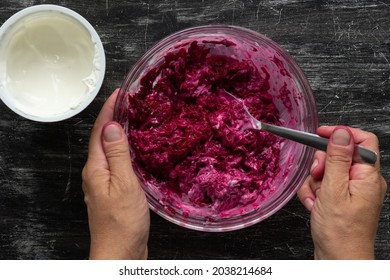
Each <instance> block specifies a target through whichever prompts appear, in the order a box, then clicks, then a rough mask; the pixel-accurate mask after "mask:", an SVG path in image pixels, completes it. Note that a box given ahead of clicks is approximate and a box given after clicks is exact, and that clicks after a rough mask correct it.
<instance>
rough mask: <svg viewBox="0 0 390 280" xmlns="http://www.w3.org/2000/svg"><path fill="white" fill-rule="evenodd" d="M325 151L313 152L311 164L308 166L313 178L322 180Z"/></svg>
mask: <svg viewBox="0 0 390 280" xmlns="http://www.w3.org/2000/svg"><path fill="white" fill-rule="evenodd" d="M325 159H326V153H325V152H323V151H316V152H315V154H314V160H313V164H312V166H311V168H310V175H311V177H313V178H314V179H315V180H318V181H320V180H322V178H323V177H324V172H325Z"/></svg>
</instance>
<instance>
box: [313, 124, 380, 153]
mask: <svg viewBox="0 0 390 280" xmlns="http://www.w3.org/2000/svg"><path fill="white" fill-rule="evenodd" d="M336 128H337V126H321V127H319V128H318V129H317V134H318V135H320V136H322V137H325V138H329V137H330V136H331V134H332V133H333V131H334V130H335V129H336ZM348 128H349V130H350V131H351V133H352V136H353V139H354V143H355V144H358V145H362V146H364V147H366V148H369V149H371V150H373V151H374V152H377V153H379V148H378V146H379V145H378V137H377V136H376V135H375V134H373V133H371V132H368V131H364V130H361V129H358V128H351V127H348Z"/></svg>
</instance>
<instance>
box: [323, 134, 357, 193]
mask: <svg viewBox="0 0 390 280" xmlns="http://www.w3.org/2000/svg"><path fill="white" fill-rule="evenodd" d="M354 146H355V144H354V138H353V134H352V132H351V130H350V129H349V128H347V127H342V126H339V127H336V128H335V129H334V131H333V132H332V134H331V135H330V140H329V144H328V147H327V150H326V159H325V173H324V179H323V183H322V189H323V191H326V192H328V193H330V194H332V195H333V198H336V197H335V196H340V195H343V196H345V195H347V194H349V191H348V183H349V171H350V168H351V165H352V157H353V152H354ZM325 188H326V189H325Z"/></svg>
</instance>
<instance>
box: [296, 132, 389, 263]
mask: <svg viewBox="0 0 390 280" xmlns="http://www.w3.org/2000/svg"><path fill="white" fill-rule="evenodd" d="M317 133H318V134H319V135H320V136H322V137H326V138H329V139H330V141H329V144H328V148H327V152H326V153H325V152H321V151H317V152H316V154H315V156H314V162H313V165H312V168H311V171H310V175H309V176H308V178H307V179H306V181H305V183H304V184H303V185H302V187H301V189H300V190H299V192H298V196H299V199H300V201H301V202H302V204H303V205H304V206H305V207H306V208H307V209H308V210H309V211H310V212H311V218H310V219H311V233H312V238H313V242H314V248H315V250H314V257H315V258H316V259H373V258H374V242H375V236H376V232H377V228H378V221H379V215H380V211H381V208H382V204H383V201H384V198H385V195H386V191H387V183H386V182H385V180H384V178H383V177H382V176H381V174H380V162H379V159H378V161H377V162H376V163H375V165H369V164H364V163H354V162H352V157H353V152H354V147H355V145H361V146H364V147H366V148H369V149H372V150H373V151H375V152H377V153H378V154H379V148H378V138H377V137H376V136H375V135H374V134H372V133H369V132H366V131H362V130H359V129H354V128H349V127H342V126H337V127H328V126H324V127H320V128H319V129H318V131H317Z"/></svg>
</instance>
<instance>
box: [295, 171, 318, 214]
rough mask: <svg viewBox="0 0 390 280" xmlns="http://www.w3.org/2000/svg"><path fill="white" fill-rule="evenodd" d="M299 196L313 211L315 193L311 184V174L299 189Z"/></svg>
mask: <svg viewBox="0 0 390 280" xmlns="http://www.w3.org/2000/svg"><path fill="white" fill-rule="evenodd" d="M298 198H299V200H300V201H301V203H302V204H303V206H305V208H306V209H307V210H309V211H311V209H313V205H314V200H315V195H314V193H313V191H312V189H311V186H310V176H309V177H307V178H306V180H305V182H304V183H303V185H302V186H301V188H300V189H299V190H298Z"/></svg>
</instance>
